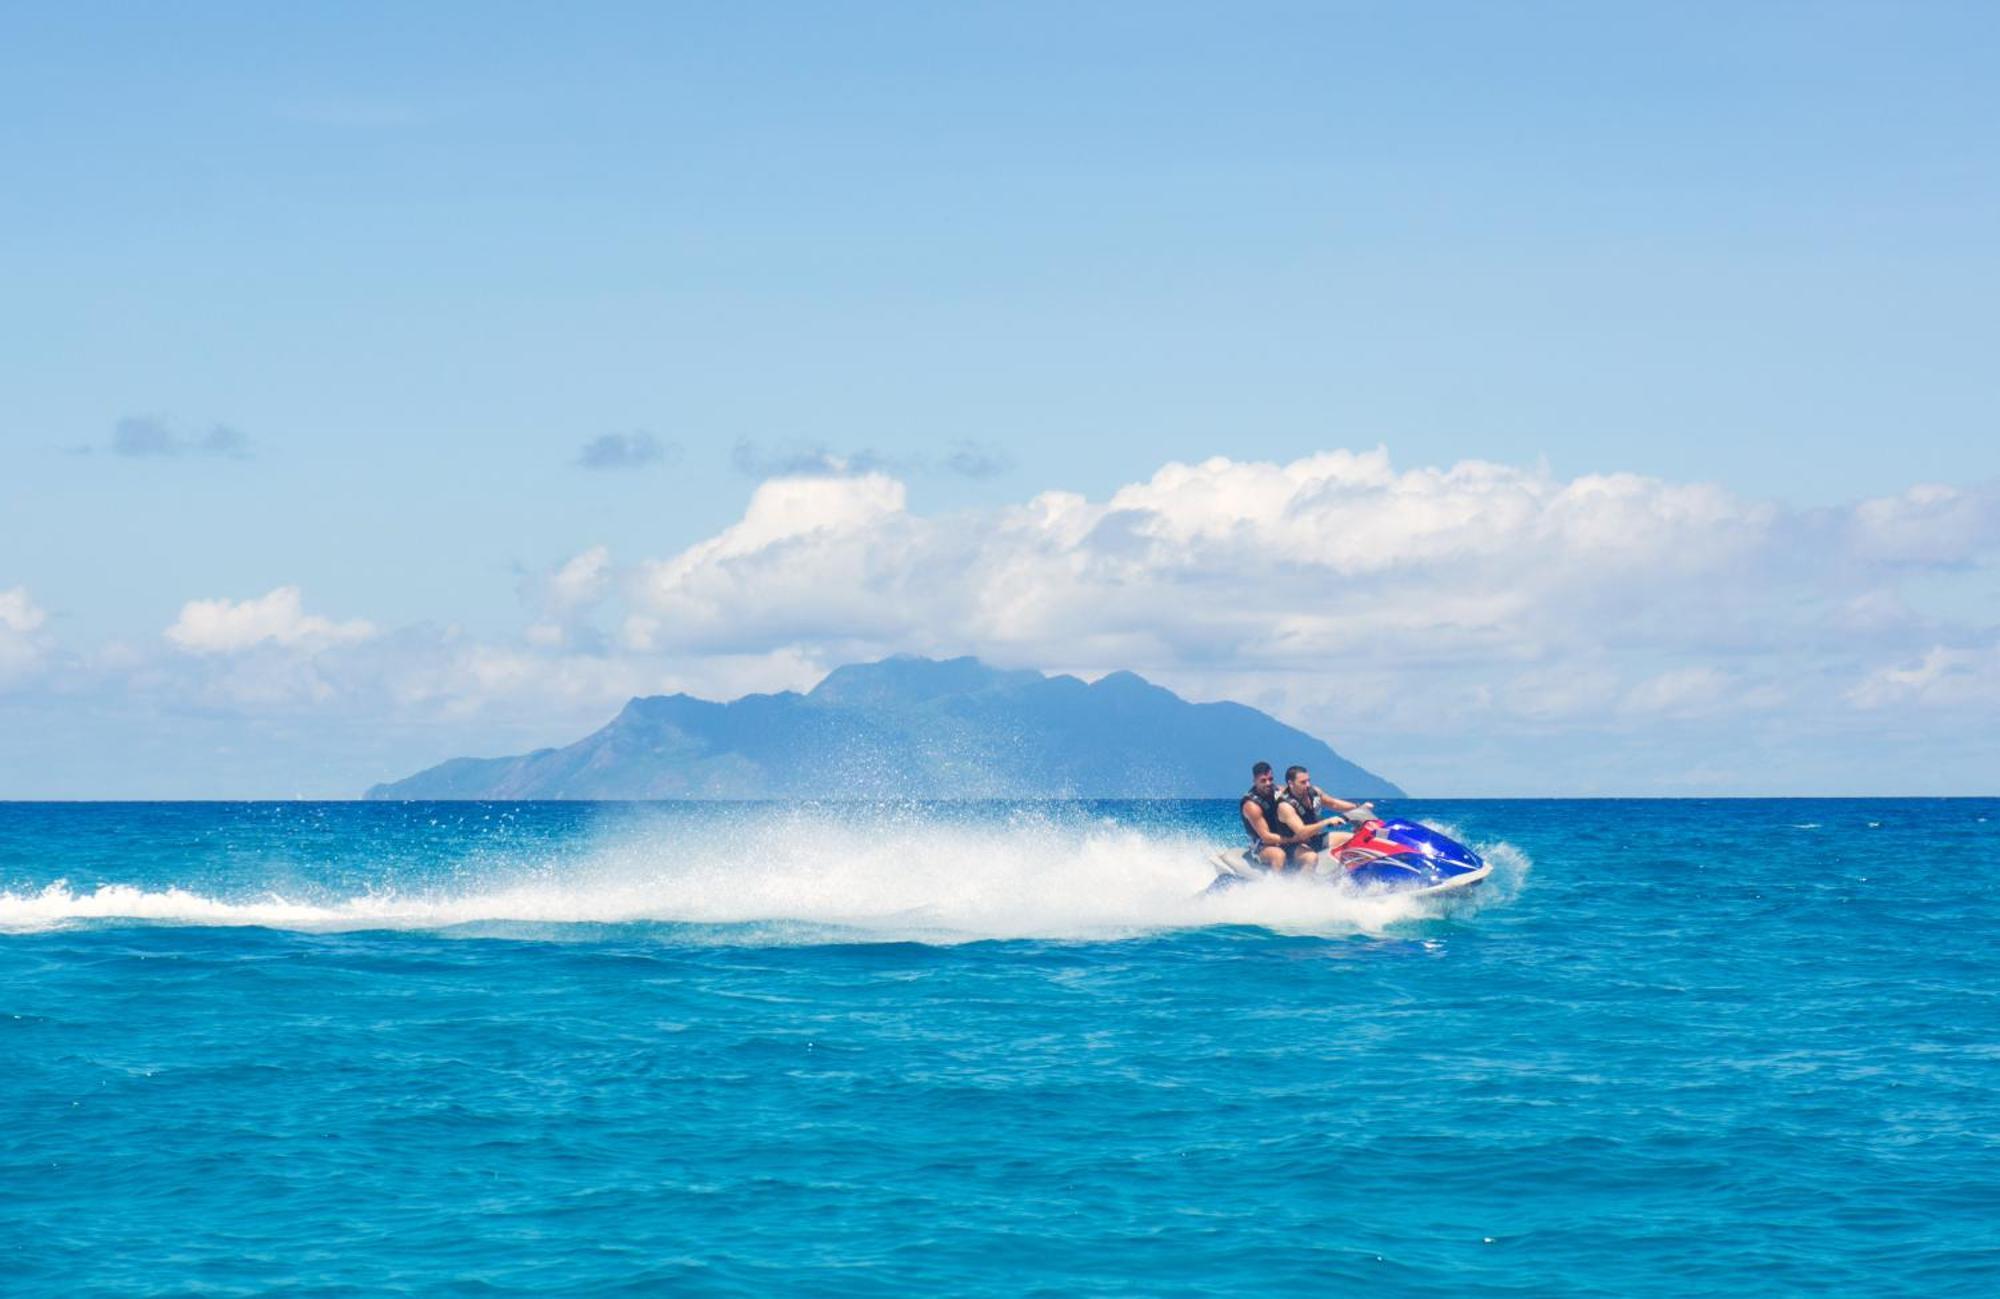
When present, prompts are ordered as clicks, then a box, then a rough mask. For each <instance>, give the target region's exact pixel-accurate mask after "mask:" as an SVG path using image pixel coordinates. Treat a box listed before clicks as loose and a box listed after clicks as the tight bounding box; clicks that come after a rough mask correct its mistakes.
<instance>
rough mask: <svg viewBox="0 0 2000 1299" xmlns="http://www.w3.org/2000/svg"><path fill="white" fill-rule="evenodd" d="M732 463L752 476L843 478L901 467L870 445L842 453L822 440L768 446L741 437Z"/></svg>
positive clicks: (738, 469) (742, 471) (730, 457)
mask: <svg viewBox="0 0 2000 1299" xmlns="http://www.w3.org/2000/svg"><path fill="white" fill-rule="evenodd" d="M729 463H730V464H731V465H732V466H734V467H735V469H736V472H737V473H739V474H743V475H745V476H747V477H750V478H840V477H844V476H846V475H849V474H868V473H877V472H880V471H883V470H891V471H893V470H895V469H897V467H898V466H897V465H896V463H895V462H893V461H892V460H891V459H890V457H888V456H885V455H883V454H881V453H880V452H878V451H871V450H868V449H866V448H864V449H862V450H860V451H851V452H839V451H834V450H832V449H831V448H829V447H828V446H826V444H824V443H819V442H808V443H793V444H791V445H788V446H784V447H776V448H766V447H763V446H761V445H759V444H758V443H756V442H753V441H751V440H750V439H749V438H740V439H738V440H737V443H736V447H735V449H734V450H732V451H731V452H730V453H729Z"/></svg>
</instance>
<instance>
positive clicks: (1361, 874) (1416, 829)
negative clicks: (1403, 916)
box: [1209, 762, 1493, 893]
mask: <svg viewBox="0 0 2000 1299" xmlns="http://www.w3.org/2000/svg"><path fill="white" fill-rule="evenodd" d="M1250 774H1251V778H1252V783H1251V786H1250V789H1249V791H1248V792H1247V793H1245V794H1244V795H1243V798H1242V800H1241V801H1240V803H1239V804H1238V806H1237V815H1238V816H1239V817H1240V818H1241V820H1242V822H1243V828H1244V830H1245V831H1246V832H1248V834H1249V836H1250V843H1249V846H1248V847H1246V848H1244V849H1243V850H1242V851H1241V852H1240V853H1229V852H1219V853H1217V854H1216V855H1215V856H1214V857H1213V858H1212V859H1211V860H1212V862H1213V864H1214V866H1215V868H1216V879H1215V882H1214V883H1213V884H1211V885H1210V886H1209V891H1210V892H1211V893H1212V892H1215V891H1217V890H1220V889H1226V888H1232V887H1234V886H1236V885H1238V884H1244V883H1248V882H1249V881H1251V880H1253V879H1258V878H1261V877H1263V876H1267V875H1274V874H1279V873H1283V872H1286V871H1290V872H1291V873H1296V874H1300V875H1305V876H1308V877H1311V878H1316V879H1324V880H1329V881H1331V882H1336V883H1344V884H1346V885H1348V886H1349V887H1353V888H1359V889H1364V890H1367V891H1371V892H1373V891H1377V890H1385V891H1394V892H1398V893H1445V892H1449V891H1451V890H1453V889H1460V888H1466V887H1469V886H1471V885H1474V884H1477V883H1478V882H1479V881H1481V880H1483V879H1485V878H1486V877H1487V876H1488V875H1490V874H1491V873H1492V871H1493V868H1492V867H1491V866H1488V865H1487V864H1486V863H1485V862H1483V861H1481V860H1480V859H1479V854H1477V853H1475V852H1473V851H1472V850H1471V849H1469V848H1467V847H1465V846H1464V845H1463V844H1459V843H1455V842H1453V841H1452V840H1451V839H1448V838H1446V837H1445V836H1444V835H1441V834H1439V833H1438V832H1437V831H1435V830H1433V829H1431V828H1429V827H1428V826H1422V825H1418V824H1417V823H1415V822H1414V821H1401V820H1388V821H1385V820H1381V819H1379V818H1377V817H1376V815H1375V809H1374V808H1373V807H1371V806H1370V805H1368V804H1367V803H1352V802H1349V801H1347V800H1346V799H1339V798H1333V797H1331V796H1329V795H1328V794H1327V793H1326V792H1325V791H1324V790H1321V789H1320V788H1319V787H1318V786H1316V785H1314V784H1313V783H1312V775H1311V773H1310V772H1308V771H1307V770H1306V769H1305V768H1304V767H1292V768H1291V769H1289V770H1288V771H1286V772H1285V789H1284V792H1283V793H1278V792H1277V791H1276V782H1275V781H1274V780H1273V779H1272V776H1271V764H1270V763H1268V762H1260V763H1258V764H1257V765H1256V766H1255V767H1252V768H1251V769H1250ZM1328 812H1331V815H1328V814H1327V813H1328ZM1343 821H1344V822H1346V823H1347V824H1349V825H1351V826H1353V827H1354V828H1353V829H1352V830H1351V831H1349V832H1347V833H1340V832H1338V831H1335V830H1334V829H1333V828H1332V827H1333V826H1335V825H1337V824H1339V823H1341V822H1343Z"/></svg>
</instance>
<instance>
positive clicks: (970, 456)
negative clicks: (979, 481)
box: [944, 442, 1014, 478]
mask: <svg viewBox="0 0 2000 1299" xmlns="http://www.w3.org/2000/svg"><path fill="white" fill-rule="evenodd" d="M944 467H945V468H946V469H949V470H950V471H951V472H952V473H955V474H957V475H958V476H959V477H961V478H997V477H998V476H999V475H1001V474H1004V473H1006V472H1007V471H1008V470H1009V469H1012V468H1013V467H1014V460H1013V457H1011V456H1009V455H1008V454H1007V453H1006V452H1005V451H1003V450H1001V449H1000V448H999V447H996V446H990V445H988V444H986V443H983V442H957V443H954V444H953V445H952V450H951V454H950V455H948V456H946V457H945V458H944Z"/></svg>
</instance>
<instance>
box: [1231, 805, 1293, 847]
mask: <svg viewBox="0 0 2000 1299" xmlns="http://www.w3.org/2000/svg"><path fill="white" fill-rule="evenodd" d="M1243 819H1244V820H1246V821H1248V822H1249V823H1250V828H1251V829H1252V830H1254V831H1255V832H1256V834H1257V839H1258V841H1259V842H1260V843H1262V844H1263V845H1264V846H1265V847H1267V848H1289V847H1291V846H1292V845H1293V844H1295V843H1297V842H1298V839H1297V838H1296V837H1291V838H1287V837H1285V836H1283V835H1280V834H1278V833H1277V832H1276V831H1274V830H1272V829H1271V824H1270V822H1268V821H1266V820H1265V819H1264V809H1263V807H1262V806H1261V805H1260V804H1259V803H1258V802H1257V800H1256V799H1254V798H1246V799H1244V800H1243ZM1278 819H1279V820H1280V821H1283V820H1284V819H1285V805H1284V804H1283V803H1280V804H1278Z"/></svg>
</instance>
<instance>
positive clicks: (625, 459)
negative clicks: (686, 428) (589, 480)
mask: <svg viewBox="0 0 2000 1299" xmlns="http://www.w3.org/2000/svg"><path fill="white" fill-rule="evenodd" d="M679 455H680V447H679V446H677V445H675V444H674V443H672V442H662V441H660V439H658V438H656V437H654V436H653V435H652V434H651V433H646V432H637V433H606V434H604V435H602V436H601V437H594V438H592V439H591V440H590V441H588V442H586V443H584V444H583V449H582V450H580V451H578V452H577V455H576V463H577V465H578V466H580V467H581V468H584V469H606V470H617V469H644V468H645V467H646V466H648V465H657V464H661V463H663V462H665V461H668V460H672V459H675V458H676V457H678V456H679Z"/></svg>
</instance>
